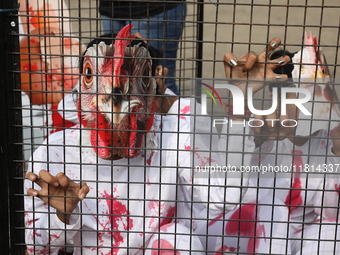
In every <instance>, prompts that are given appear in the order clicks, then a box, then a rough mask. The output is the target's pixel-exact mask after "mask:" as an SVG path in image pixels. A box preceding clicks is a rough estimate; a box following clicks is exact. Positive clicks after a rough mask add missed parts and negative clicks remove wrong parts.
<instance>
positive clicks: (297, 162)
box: [285, 150, 303, 211]
mask: <svg viewBox="0 0 340 255" xmlns="http://www.w3.org/2000/svg"><path fill="white" fill-rule="evenodd" d="M292 153H293V155H294V156H293V157H294V166H295V169H296V171H297V173H294V179H293V185H292V188H291V190H290V191H289V192H288V195H287V197H286V200H285V204H286V205H287V206H288V209H289V211H292V210H294V209H296V208H298V207H296V206H294V205H301V204H302V197H301V180H300V172H301V168H302V166H303V161H302V157H301V155H296V154H302V151H300V150H294V151H293V152H292Z"/></svg>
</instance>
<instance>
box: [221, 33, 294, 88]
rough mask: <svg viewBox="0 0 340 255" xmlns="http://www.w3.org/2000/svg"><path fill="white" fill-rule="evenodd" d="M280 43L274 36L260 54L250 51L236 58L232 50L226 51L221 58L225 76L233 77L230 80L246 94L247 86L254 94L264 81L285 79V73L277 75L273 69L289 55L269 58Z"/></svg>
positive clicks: (288, 59) (286, 59)
mask: <svg viewBox="0 0 340 255" xmlns="http://www.w3.org/2000/svg"><path fill="white" fill-rule="evenodd" d="M280 43H281V40H280V39H279V38H274V39H272V40H271V41H270V42H269V44H268V46H266V47H265V49H264V50H263V51H262V52H261V53H260V54H256V53H255V52H253V51H250V52H248V53H246V54H244V55H243V56H242V57H240V58H238V59H237V58H236V57H235V55H234V54H233V53H232V52H227V53H226V54H225V55H224V58H223V60H224V67H225V74H226V78H227V79H233V80H231V81H230V82H231V83H232V84H234V85H237V86H238V87H239V88H240V89H241V90H242V91H243V93H244V94H246V90H247V87H251V88H252V89H253V94H255V93H256V92H257V91H259V90H260V89H262V88H263V87H264V86H265V85H266V83H265V82H264V81H274V80H278V79H279V80H280V81H285V80H286V79H287V78H288V77H287V75H280V76H278V75H277V74H275V73H274V71H273V70H274V69H275V68H277V67H279V66H282V65H285V64H287V63H289V61H290V58H289V56H283V57H280V58H277V59H274V60H269V56H270V54H271V53H272V52H273V51H274V50H275V49H276V48H277V47H278V46H279V45H280ZM257 80H259V81H257Z"/></svg>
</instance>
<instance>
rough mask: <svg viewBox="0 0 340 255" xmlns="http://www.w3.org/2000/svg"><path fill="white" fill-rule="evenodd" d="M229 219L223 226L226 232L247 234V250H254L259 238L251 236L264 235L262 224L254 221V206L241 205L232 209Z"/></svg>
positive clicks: (229, 233)
mask: <svg viewBox="0 0 340 255" xmlns="http://www.w3.org/2000/svg"><path fill="white" fill-rule="evenodd" d="M229 219H230V221H228V223H227V224H226V227H225V232H226V234H227V235H234V236H239V235H243V236H249V237H250V238H249V241H248V248H247V251H248V252H250V253H254V252H256V250H257V248H258V246H259V242H260V239H259V238H251V237H261V236H265V231H264V226H263V225H262V226H259V225H258V224H257V222H256V221H257V219H256V206H255V205H248V204H247V205H242V206H240V207H239V208H238V209H236V210H235V211H234V213H233V214H232V215H231V216H230V218H229ZM255 229H256V232H255Z"/></svg>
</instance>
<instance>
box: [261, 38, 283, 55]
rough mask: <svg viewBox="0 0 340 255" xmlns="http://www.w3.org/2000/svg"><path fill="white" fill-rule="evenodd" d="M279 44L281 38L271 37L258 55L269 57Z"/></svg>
mask: <svg viewBox="0 0 340 255" xmlns="http://www.w3.org/2000/svg"><path fill="white" fill-rule="evenodd" d="M280 44H281V39H280V38H278V37H275V38H273V39H272V40H271V41H270V42H269V43H268V45H267V46H266V47H265V48H264V49H263V51H262V52H261V54H260V55H262V56H264V57H265V58H269V57H270V54H272V53H273V51H274V50H275V49H276V48H277V47H278V46H279V45H280Z"/></svg>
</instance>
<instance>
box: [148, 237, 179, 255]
mask: <svg viewBox="0 0 340 255" xmlns="http://www.w3.org/2000/svg"><path fill="white" fill-rule="evenodd" d="M152 248H153V249H163V250H152V252H151V254H152V255H159V254H160V255H170V254H173V255H180V254H181V253H179V252H178V251H175V247H174V246H173V245H172V244H171V243H170V242H169V241H167V240H164V239H159V240H155V241H154V242H153V243H152Z"/></svg>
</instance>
